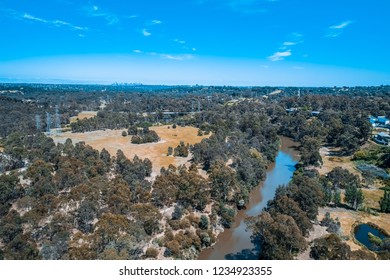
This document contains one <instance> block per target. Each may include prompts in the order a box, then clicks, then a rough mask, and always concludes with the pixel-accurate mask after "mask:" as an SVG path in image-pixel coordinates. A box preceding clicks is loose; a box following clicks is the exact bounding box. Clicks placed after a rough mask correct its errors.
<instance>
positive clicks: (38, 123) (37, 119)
mask: <svg viewBox="0 0 390 280" xmlns="http://www.w3.org/2000/svg"><path fill="white" fill-rule="evenodd" d="M35 127H36V128H37V131H40V130H41V116H40V115H38V114H36V115H35Z"/></svg>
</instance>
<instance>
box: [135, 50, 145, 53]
mask: <svg viewBox="0 0 390 280" xmlns="http://www.w3.org/2000/svg"><path fill="white" fill-rule="evenodd" d="M133 52H135V53H143V51H141V50H134V51H133Z"/></svg>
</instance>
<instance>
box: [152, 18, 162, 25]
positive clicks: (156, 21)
mask: <svg viewBox="0 0 390 280" xmlns="http://www.w3.org/2000/svg"><path fill="white" fill-rule="evenodd" d="M161 23H162V21H161V20H158V19H154V20H152V24H161Z"/></svg>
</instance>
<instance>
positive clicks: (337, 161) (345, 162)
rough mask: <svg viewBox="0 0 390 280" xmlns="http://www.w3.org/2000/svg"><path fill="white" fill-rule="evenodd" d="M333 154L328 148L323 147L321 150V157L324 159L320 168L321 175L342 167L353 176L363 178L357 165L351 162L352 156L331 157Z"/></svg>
mask: <svg viewBox="0 0 390 280" xmlns="http://www.w3.org/2000/svg"><path fill="white" fill-rule="evenodd" d="M331 152H332V150H331V149H329V148H326V147H322V148H321V149H320V155H321V157H322V162H323V164H322V166H321V167H320V168H318V172H319V173H320V174H321V175H324V174H326V173H329V172H330V171H332V169H334V168H335V167H342V168H344V169H347V170H348V171H349V172H351V173H352V174H355V175H358V176H359V177H361V174H360V172H359V170H357V169H356V167H355V164H354V163H353V162H352V161H351V159H352V156H348V157H347V156H344V157H340V156H331V155H329V154H330V153H331Z"/></svg>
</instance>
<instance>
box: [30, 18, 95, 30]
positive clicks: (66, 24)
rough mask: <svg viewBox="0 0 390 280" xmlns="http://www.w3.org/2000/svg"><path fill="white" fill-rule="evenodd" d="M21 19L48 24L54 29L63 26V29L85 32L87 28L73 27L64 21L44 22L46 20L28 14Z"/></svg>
mask: <svg viewBox="0 0 390 280" xmlns="http://www.w3.org/2000/svg"><path fill="white" fill-rule="evenodd" d="M22 18H23V19H26V20H31V21H36V22H41V23H45V24H49V25H52V26H55V27H62V26H65V27H69V28H70V29H73V30H77V31H87V30H88V28H86V27H81V26H77V25H73V24H71V23H69V22H66V21H63V20H46V19H43V18H39V17H35V16H32V15H30V14H24V15H23V16H22Z"/></svg>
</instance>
